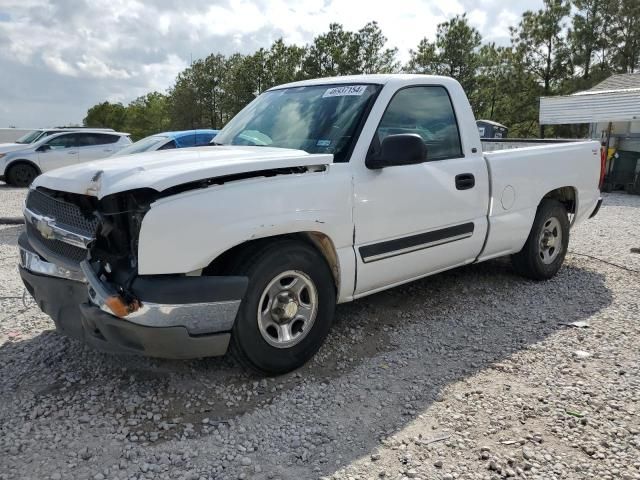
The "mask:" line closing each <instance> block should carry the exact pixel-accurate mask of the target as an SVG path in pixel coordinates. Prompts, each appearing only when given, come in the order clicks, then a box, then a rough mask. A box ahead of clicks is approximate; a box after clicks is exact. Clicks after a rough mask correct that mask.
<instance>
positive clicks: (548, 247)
mask: <svg viewBox="0 0 640 480" xmlns="http://www.w3.org/2000/svg"><path fill="white" fill-rule="evenodd" d="M538 244H539V246H540V248H539V250H538V254H539V255H540V259H541V260H542V263H544V264H546V265H549V264H550V263H553V261H554V260H555V259H556V258H557V257H558V255H560V252H561V251H562V227H561V226H560V221H559V220H558V219H557V218H556V217H551V218H549V219H548V220H547V221H546V222H545V223H544V226H543V227H542V232H540V237H539V239H538Z"/></svg>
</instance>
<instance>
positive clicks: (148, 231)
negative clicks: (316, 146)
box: [138, 164, 353, 275]
mask: <svg viewBox="0 0 640 480" xmlns="http://www.w3.org/2000/svg"><path fill="white" fill-rule="evenodd" d="M346 166H347V164H344V165H341V164H336V165H331V166H330V167H329V168H328V169H327V170H326V171H324V172H306V173H300V174H283V175H279V176H275V177H269V178H265V177H260V178H254V179H247V180H240V181H236V182H230V183H228V184H223V185H215V186H211V187H208V188H205V189H199V190H192V191H188V192H184V193H181V194H178V195H175V196H172V197H167V198H164V199H161V200H159V201H157V202H155V203H154V204H153V205H152V206H151V209H150V210H149V211H148V212H147V214H146V215H145V217H144V220H143V222H142V227H141V230H140V237H139V246H138V271H139V273H140V274H141V275H153V274H169V273H187V272H192V271H194V270H199V269H201V268H205V267H206V266H207V265H209V264H210V263H211V262H212V261H213V260H214V259H215V258H217V257H218V256H219V255H220V254H222V253H224V252H225V251H227V250H229V249H230V248H232V247H234V246H236V245H239V244H241V243H244V242H246V241H249V240H253V239H257V238H264V237H270V236H274V235H282V234H287V233H297V232H304V231H313V232H320V233H323V234H325V235H327V236H328V237H329V238H330V239H331V241H332V242H333V244H334V245H335V247H336V250H337V251H338V252H340V249H344V248H347V247H348V248H351V243H352V235H353V221H352V217H351V201H352V199H351V188H352V187H351V186H352V182H351V174H350V172H349V170H348V169H347V168H346Z"/></svg>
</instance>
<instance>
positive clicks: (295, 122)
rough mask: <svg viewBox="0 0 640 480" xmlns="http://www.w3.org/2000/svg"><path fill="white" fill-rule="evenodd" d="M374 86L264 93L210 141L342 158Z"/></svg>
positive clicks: (324, 86)
mask: <svg viewBox="0 0 640 480" xmlns="http://www.w3.org/2000/svg"><path fill="white" fill-rule="evenodd" d="M379 89H380V86H377V85H322V86H309V87H293V88H285V89H281V90H272V91H270V92H266V93H263V94H262V95H260V96H259V97H258V98H256V99H255V100H254V101H253V102H251V103H250V104H249V105H248V106H247V107H245V108H244V109H243V110H242V111H241V112H240V113H238V115H236V116H235V117H234V118H233V119H232V120H231V121H230V122H229V124H228V125H227V126H226V127H225V128H223V129H222V131H221V132H220V133H219V134H218V135H217V136H216V137H215V138H214V143H215V144H216V145H257V146H269V147H280V148H293V149H298V150H304V151H305V152H308V153H332V154H334V161H336V162H341V161H345V160H346V158H345V157H346V155H347V154H348V152H349V149H350V148H349V147H350V146H351V143H352V140H353V138H354V135H355V134H356V129H357V127H358V124H359V122H360V119H361V118H362V116H363V114H364V112H365V111H366V107H367V106H368V105H369V103H370V102H371V100H372V99H373V98H374V97H375V95H376V94H377V92H378V91H379Z"/></svg>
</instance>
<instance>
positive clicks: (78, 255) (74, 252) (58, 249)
mask: <svg viewBox="0 0 640 480" xmlns="http://www.w3.org/2000/svg"><path fill="white" fill-rule="evenodd" d="M27 236H28V237H29V238H30V239H34V240H35V241H37V242H38V243H40V245H42V247H44V248H45V249H46V250H47V251H48V252H51V253H52V254H54V255H57V256H59V257H64V258H65V259H67V260H70V261H72V262H74V263H80V262H81V261H83V260H84V259H85V258H86V256H87V251H86V250H85V249H83V248H80V247H75V246H73V245H69V244H68V243H64V242H61V241H59V240H50V239H48V238H44V237H43V236H42V235H40V232H39V231H38V230H37V229H36V228H35V227H34V226H33V225H31V224H30V223H28V222H27ZM43 254H44V256H45V257H47V255H46V252H43Z"/></svg>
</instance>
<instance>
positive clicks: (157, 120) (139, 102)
mask: <svg viewBox="0 0 640 480" xmlns="http://www.w3.org/2000/svg"><path fill="white" fill-rule="evenodd" d="M168 100H169V99H168V97H167V96H166V95H164V94H163V93H159V92H151V93H148V94H146V95H143V96H142V97H138V98H136V99H135V100H134V101H132V102H131V103H130V104H129V105H128V106H127V122H126V126H125V128H126V129H127V131H128V132H129V133H131V136H132V137H133V138H134V139H135V140H139V139H141V138H143V137H146V136H149V135H153V134H154V133H159V132H162V131H166V130H167V129H168V128H169V125H170V118H169V101H168Z"/></svg>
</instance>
